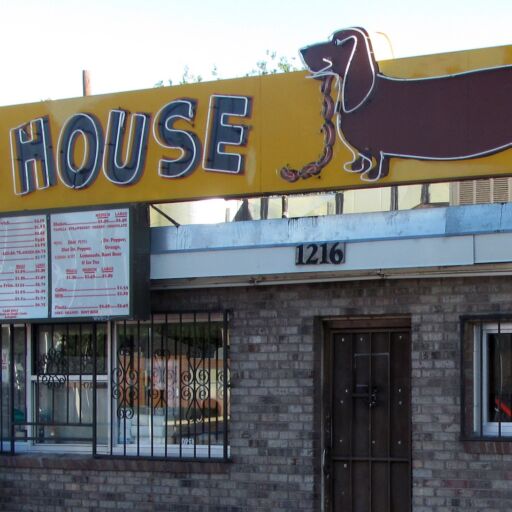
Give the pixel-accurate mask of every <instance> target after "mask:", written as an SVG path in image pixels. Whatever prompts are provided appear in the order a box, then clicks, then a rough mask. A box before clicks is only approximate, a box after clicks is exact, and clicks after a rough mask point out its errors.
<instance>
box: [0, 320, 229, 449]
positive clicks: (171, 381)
mask: <svg viewBox="0 0 512 512" xmlns="http://www.w3.org/2000/svg"><path fill="white" fill-rule="evenodd" d="M28 340H31V341H30V342H29V341H28ZM228 350H229V337H228V314H227V313H201V312H192V313H176V314H171V313H168V314H155V315H152V317H151V319H150V320H149V321H122V322H112V323H106V322H105V323H97V322H94V323H74V324H38V325H33V326H30V327H28V328H27V327H25V326H15V325H5V326H3V328H2V369H1V373H0V377H1V382H2V393H1V395H0V401H1V409H0V411H1V412H0V425H1V434H2V444H1V448H2V451H4V452H5V451H7V452H11V453H14V452H20V451H88V452H92V454H93V455H95V456H98V457H101V456H120V457H124V456H130V457H133V456H136V457H159V458H186V459H209V458H224V459H225V458H227V457H228V456H229V446H228V424H229V353H228Z"/></svg>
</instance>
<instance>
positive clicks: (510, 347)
mask: <svg viewBox="0 0 512 512" xmlns="http://www.w3.org/2000/svg"><path fill="white" fill-rule="evenodd" d="M462 340H463V346H462V356H463V359H462V361H463V364H462V368H463V372H462V374H463V383H462V384H463V397H462V398H463V400H462V405H463V410H462V412H463V414H462V417H463V434H464V437H466V438H469V439H471V438H476V439H485V438H490V439H494V440H496V439H507V440H512V319H510V318H509V319H506V318H502V317H496V318H488V317H486V318H466V319H464V321H463V327H462Z"/></svg>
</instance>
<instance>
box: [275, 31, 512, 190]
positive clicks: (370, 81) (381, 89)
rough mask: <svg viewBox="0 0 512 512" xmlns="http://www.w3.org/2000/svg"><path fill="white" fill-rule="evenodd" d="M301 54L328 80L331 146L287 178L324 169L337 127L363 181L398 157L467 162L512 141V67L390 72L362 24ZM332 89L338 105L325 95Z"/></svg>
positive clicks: (351, 168) (350, 166) (347, 166)
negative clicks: (407, 74)
mask: <svg viewBox="0 0 512 512" xmlns="http://www.w3.org/2000/svg"><path fill="white" fill-rule="evenodd" d="M301 55H302V58H303V61H304V63H305V64H306V66H307V68H308V69H309V70H310V72H311V75H310V76H311V77H313V78H317V79H320V80H322V81H323V84H322V92H323V94H324V98H326V99H324V104H325V107H324V133H325V134H326V136H325V149H324V155H323V156H322V158H320V159H319V160H318V161H317V162H313V163H311V164H308V165H307V166H305V167H304V168H303V169H302V170H301V171H296V170H293V169H289V168H284V169H282V170H281V175H282V177H283V178H285V179H286V180H288V181H296V180H297V179H298V178H300V177H302V178H305V177H309V176H313V175H316V174H319V172H320V171H321V170H322V168H323V167H324V166H325V165H326V164H327V163H329V161H330V156H331V154H332V149H330V148H332V143H333V139H334V137H333V128H334V129H335V130H336V132H337V135H338V138H339V140H340V141H341V143H343V144H344V145H345V146H346V148H347V149H348V150H349V152H350V154H351V155H352V160H351V161H349V162H345V163H344V164H343V169H344V170H345V171H348V172H352V173H359V174H360V176H361V179H362V180H364V181H377V180H380V179H381V178H383V177H385V176H387V175H388V172H389V163H390V159H392V158H403V159H415V160H432V161H436V160H437V161H453V160H466V159H473V158H477V157H482V156H486V155H491V154H493V153H498V152H500V151H503V150H505V149H507V148H509V147H511V146H512V121H511V120H512V101H511V98H512V66H498V67H492V68H485V69H476V70H472V71H467V72H462V73H454V74H450V75H442V76H432V77H425V78H397V77H393V76H387V75H385V74H384V73H382V72H381V71H380V69H379V64H378V63H377V61H376V60H375V57H374V53H373V49H372V45H371V41H370V38H369V37H368V34H367V33H366V31H365V30H364V29H362V28H349V29H346V30H341V31H338V32H336V33H335V34H334V35H333V36H332V37H331V39H330V40H328V41H326V42H323V43H319V44H314V45H311V46H307V47H305V48H303V49H302V50H301ZM331 89H334V92H335V97H336V103H335V104H334V103H332V102H329V99H327V96H330V91H331ZM332 105H335V108H332ZM334 114H335V115H336V121H335V123H334V126H333V123H331V119H330V117H332V116H333V115H334Z"/></svg>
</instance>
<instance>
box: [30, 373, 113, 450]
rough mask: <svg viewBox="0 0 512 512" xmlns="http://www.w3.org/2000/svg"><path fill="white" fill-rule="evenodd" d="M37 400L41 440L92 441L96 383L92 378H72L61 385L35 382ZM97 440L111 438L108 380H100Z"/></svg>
mask: <svg viewBox="0 0 512 512" xmlns="http://www.w3.org/2000/svg"><path fill="white" fill-rule="evenodd" d="M34 388H35V391H34V393H35V396H36V401H37V404H38V414H37V422H38V423H40V424H39V425H38V427H37V438H38V440H37V441H38V442H39V443H55V442H71V441H74V442H78V443H80V442H90V441H92V422H93V387H92V382H91V381H83V382H77V381H71V382H67V383H63V384H62V385H60V386H59V385H53V386H48V385H45V384H43V383H41V382H39V383H37V382H36V383H35V384H34ZM97 389H98V391H97V395H96V399H97V407H96V411H97V413H96V414H97V425H98V429H97V436H98V443H100V444H106V443H107V439H108V423H107V411H108V402H107V400H108V395H107V384H106V383H98V384H97Z"/></svg>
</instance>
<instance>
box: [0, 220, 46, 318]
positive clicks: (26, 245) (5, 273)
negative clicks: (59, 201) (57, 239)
mask: <svg viewBox="0 0 512 512" xmlns="http://www.w3.org/2000/svg"><path fill="white" fill-rule="evenodd" d="M47 248H48V240H47V226H46V216H45V215H33V216H23V217H0V318H1V319H3V320H15V319H29V318H47V317H48V252H47Z"/></svg>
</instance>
